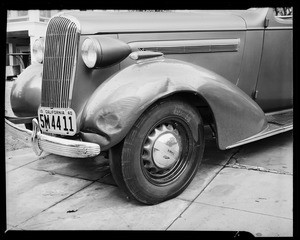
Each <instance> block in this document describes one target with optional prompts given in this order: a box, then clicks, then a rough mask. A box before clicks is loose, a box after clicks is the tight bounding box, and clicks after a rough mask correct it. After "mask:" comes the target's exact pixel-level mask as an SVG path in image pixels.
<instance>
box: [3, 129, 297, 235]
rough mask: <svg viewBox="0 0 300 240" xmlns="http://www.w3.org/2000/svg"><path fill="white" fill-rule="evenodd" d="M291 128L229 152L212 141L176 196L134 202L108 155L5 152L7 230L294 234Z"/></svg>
mask: <svg viewBox="0 0 300 240" xmlns="http://www.w3.org/2000/svg"><path fill="white" fill-rule="evenodd" d="M292 134H293V133H292V132H287V133H283V134H280V135H277V136H273V137H270V138H267V139H264V140H261V141H258V142H255V143H251V144H248V145H245V146H242V147H238V148H234V149H231V150H226V151H220V150H218V149H217V146H216V143H215V142H214V141H212V140H208V141H207V142H206V148H205V152H204V159H203V162H202V164H201V166H200V168H199V170H198V172H197V175H196V177H195V178H194V180H193V181H192V183H191V184H190V186H189V187H188V188H187V189H186V190H185V191H184V192H183V193H182V194H181V195H180V196H178V197H177V198H175V199H172V200H169V201H166V202H163V203H161V204H158V205H155V206H145V205H142V204H139V203H137V202H135V201H129V200H127V199H126V197H125V196H124V195H123V193H122V192H121V191H120V189H119V188H118V187H116V185H115V183H114V181H113V178H112V176H111V173H110V170H109V166H108V162H107V160H106V159H104V158H98V159H84V160H83V159H71V158H66V157H60V156H55V155H49V154H43V155H42V156H40V157H37V156H36V155H35V154H34V153H33V151H32V150H31V149H29V148H26V149H19V150H15V151H10V152H6V187H7V189H6V192H7V194H6V201H7V228H8V229H9V230H71V229H74V230H198V231H206V230H213V231H214V230H222V231H231V230H232V231H249V232H250V233H252V234H253V235H254V236H293V135H292Z"/></svg>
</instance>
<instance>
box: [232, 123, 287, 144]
mask: <svg viewBox="0 0 300 240" xmlns="http://www.w3.org/2000/svg"><path fill="white" fill-rule="evenodd" d="M290 130H293V125H288V126H284V127H280V128H276V129H273V130H269V131H268V129H266V130H263V131H262V132H260V133H258V134H256V135H254V136H252V137H249V138H246V139H244V140H242V141H239V142H237V143H235V144H233V145H230V146H228V147H226V149H230V148H234V147H237V146H240V145H244V144H247V143H251V142H254V141H257V140H260V139H263V138H267V137H271V136H274V135H276V134H279V133H283V132H287V131H290Z"/></svg>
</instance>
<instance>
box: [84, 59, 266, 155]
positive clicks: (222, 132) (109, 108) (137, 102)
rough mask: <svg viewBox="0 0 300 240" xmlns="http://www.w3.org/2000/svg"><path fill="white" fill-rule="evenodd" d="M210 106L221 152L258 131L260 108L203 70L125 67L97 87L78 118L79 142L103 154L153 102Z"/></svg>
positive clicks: (166, 62)
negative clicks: (185, 98) (193, 97)
mask: <svg viewBox="0 0 300 240" xmlns="http://www.w3.org/2000/svg"><path fill="white" fill-rule="evenodd" d="M183 91H185V92H186V91H188V92H192V93H194V94H198V95H201V96H202V97H203V98H204V99H205V100H206V101H207V103H208V104H209V106H210V108H211V110H212V112H213V114H214V119H215V124H216V128H217V141H218V145H219V148H220V149H225V148H226V147H227V146H229V145H232V144H234V143H236V142H238V141H240V140H242V139H245V138H247V137H250V136H252V135H255V134H257V133H259V132H261V131H263V130H264V129H265V128H266V126H267V122H266V119H265V115H264V112H263V111H262V110H261V108H260V107H259V106H258V105H257V104H256V103H255V102H254V101H253V100H252V99H251V98H250V97H249V96H248V95H246V94H245V93H244V92H243V91H242V90H240V89H239V88H238V87H237V86H235V85H234V84H232V83H230V82H229V81H227V80H226V79H225V78H223V77H222V76H220V75H218V74H216V73H214V72H211V71H209V70H207V69H205V68H202V67H199V66H196V65H193V64H190V63H186V62H183V61H179V60H173V59H163V58H162V59H157V60H155V61H149V60H148V61H145V62H141V63H138V64H133V65H130V66H129V67H127V68H125V69H123V70H121V71H120V72H118V73H116V74H115V75H113V76H111V77H110V78H109V79H107V80H106V81H105V82H104V83H103V84H101V85H100V86H99V87H98V88H97V89H96V90H95V92H94V93H93V94H92V96H91V97H90V99H89V100H88V101H87V102H86V104H85V106H84V108H83V109H82V111H81V113H80V114H79V116H78V120H79V127H80V129H81V131H82V132H81V133H82V138H83V140H85V141H90V142H96V143H98V144H100V146H101V149H103V150H106V149H108V148H110V147H111V146H113V145H115V144H116V143H118V142H119V141H121V140H122V139H123V138H124V137H125V136H126V134H127V133H128V131H129V130H130V129H131V128H132V126H133V124H134V123H135V122H136V120H137V119H138V118H139V117H140V115H141V114H142V113H143V112H144V111H145V110H146V109H147V108H148V107H149V106H150V105H151V104H152V103H154V102H155V101H157V100H158V99H160V98H163V97H166V96H169V95H172V94H174V93H176V92H183Z"/></svg>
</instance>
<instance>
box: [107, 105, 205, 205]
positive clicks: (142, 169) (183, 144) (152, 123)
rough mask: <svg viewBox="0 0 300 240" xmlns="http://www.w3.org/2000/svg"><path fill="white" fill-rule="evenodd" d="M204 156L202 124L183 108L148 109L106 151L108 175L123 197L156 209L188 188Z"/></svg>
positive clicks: (194, 113)
mask: <svg viewBox="0 0 300 240" xmlns="http://www.w3.org/2000/svg"><path fill="white" fill-rule="evenodd" d="M203 150H204V135H203V123H202V119H201V116H200V115H199V113H198V111H197V110H196V109H195V108H194V107H192V106H191V105H189V104H188V103H186V102H183V101H179V100H166V101H163V102H159V103H157V104H155V105H153V106H152V107H151V108H150V109H149V110H147V111H146V112H145V113H144V114H142V116H141V117H140V118H139V119H138V120H137V122H136V123H135V124H134V126H133V127H132V129H131V130H130V132H129V133H128V135H127V136H126V138H125V139H124V141H123V142H121V143H120V144H118V145H117V146H116V147H115V148H113V149H112V150H111V158H110V161H111V170H112V173H113V176H114V178H115V180H116V182H117V184H118V185H119V186H120V187H121V188H123V190H124V191H125V192H126V193H127V195H128V196H129V197H131V198H134V199H136V200H138V201H140V202H142V203H146V204H157V203H159V202H162V201H165V200H167V199H170V198H173V197H176V196H178V195H179V194H180V193H181V192H183V190H184V189H185V188H186V187H187V186H188V185H189V183H190V182H191V181H192V179H193V177H194V176H195V174H196V172H197V169H198V166H199V164H200V162H201V159H202V155H203Z"/></svg>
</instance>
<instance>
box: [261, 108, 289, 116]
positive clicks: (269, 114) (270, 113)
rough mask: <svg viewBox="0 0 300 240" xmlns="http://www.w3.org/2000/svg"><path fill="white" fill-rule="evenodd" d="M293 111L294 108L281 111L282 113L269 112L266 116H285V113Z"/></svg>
mask: <svg viewBox="0 0 300 240" xmlns="http://www.w3.org/2000/svg"><path fill="white" fill-rule="evenodd" d="M293 110H294V109H293V108H291V109H285V110H280V111H276V112H269V113H266V114H265V115H266V116H271V115H276V114H283V113H288V112H292V111H293Z"/></svg>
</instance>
